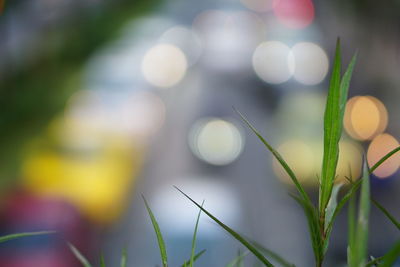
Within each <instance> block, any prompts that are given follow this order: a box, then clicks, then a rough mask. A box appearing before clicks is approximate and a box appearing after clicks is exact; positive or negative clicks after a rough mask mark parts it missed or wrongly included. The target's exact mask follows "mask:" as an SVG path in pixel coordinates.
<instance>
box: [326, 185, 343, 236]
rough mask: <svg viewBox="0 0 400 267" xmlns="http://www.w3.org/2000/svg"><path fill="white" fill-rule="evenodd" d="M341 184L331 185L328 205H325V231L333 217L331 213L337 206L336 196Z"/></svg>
mask: <svg viewBox="0 0 400 267" xmlns="http://www.w3.org/2000/svg"><path fill="white" fill-rule="evenodd" d="M342 186H343V184H342V183H340V184H336V185H334V186H333V189H332V194H331V198H330V199H329V202H328V206H327V207H326V211H325V222H326V224H325V231H326V230H327V229H328V226H329V225H330V224H331V221H332V218H333V214H334V213H335V210H336V207H337V204H338V202H337V197H338V193H339V191H340V188H342Z"/></svg>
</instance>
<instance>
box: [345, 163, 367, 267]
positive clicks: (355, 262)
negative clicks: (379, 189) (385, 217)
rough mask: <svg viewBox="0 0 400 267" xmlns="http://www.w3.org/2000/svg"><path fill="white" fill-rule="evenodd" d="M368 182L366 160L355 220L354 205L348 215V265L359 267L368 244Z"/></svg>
mask: <svg viewBox="0 0 400 267" xmlns="http://www.w3.org/2000/svg"><path fill="white" fill-rule="evenodd" d="M370 198H371V196H370V182H369V171H368V165H367V162H366V160H365V159H364V163H363V175H362V181H361V193H360V201H359V202H360V203H359V208H358V209H359V211H358V220H357V222H355V216H354V215H355V210H354V205H353V206H352V207H351V209H352V211H351V214H350V215H349V233H350V236H349V248H350V249H349V253H350V254H349V255H348V257H349V260H350V261H349V266H350V267H359V266H365V265H366V260H367V244H368V221H369V213H370V207H371V202H370Z"/></svg>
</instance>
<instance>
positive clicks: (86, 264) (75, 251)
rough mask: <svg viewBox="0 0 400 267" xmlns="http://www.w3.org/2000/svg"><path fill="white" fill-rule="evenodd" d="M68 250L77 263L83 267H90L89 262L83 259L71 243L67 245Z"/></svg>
mask: <svg viewBox="0 0 400 267" xmlns="http://www.w3.org/2000/svg"><path fill="white" fill-rule="evenodd" d="M68 246H69V248H70V249H71V251H72V253H73V254H74V255H75V257H76V258H77V259H78V260H79V262H80V263H81V264H82V265H83V266H84V267H92V265H91V264H90V263H89V261H88V260H87V259H86V258H85V256H83V255H82V253H81V252H80V251H79V250H78V249H77V248H76V247H75V246H74V245H72V244H71V243H68Z"/></svg>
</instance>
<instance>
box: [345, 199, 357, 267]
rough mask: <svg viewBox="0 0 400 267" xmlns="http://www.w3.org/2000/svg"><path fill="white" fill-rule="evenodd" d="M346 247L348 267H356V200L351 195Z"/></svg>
mask: <svg viewBox="0 0 400 267" xmlns="http://www.w3.org/2000/svg"><path fill="white" fill-rule="evenodd" d="M347 217H348V228H349V229H348V247H347V264H348V266H349V267H354V266H356V263H355V255H356V244H355V243H356V242H355V240H356V199H355V197H354V196H353V195H351V196H350V199H349V211H348V216H347Z"/></svg>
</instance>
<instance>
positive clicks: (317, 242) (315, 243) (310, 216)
mask: <svg viewBox="0 0 400 267" xmlns="http://www.w3.org/2000/svg"><path fill="white" fill-rule="evenodd" d="M290 196H291V197H292V198H294V199H295V200H296V201H297V202H298V203H299V204H300V206H301V207H302V208H303V211H304V214H305V215H306V218H307V223H308V229H309V233H310V238H311V244H312V248H313V252H314V257H315V262H316V263H317V264H319V263H322V260H323V257H324V244H323V242H322V238H321V231H320V224H319V219H318V211H317V210H316V209H315V207H314V206H312V205H311V206H310V205H309V204H308V203H307V202H306V201H305V200H303V199H302V198H299V197H298V196H295V195H293V194H290Z"/></svg>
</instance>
